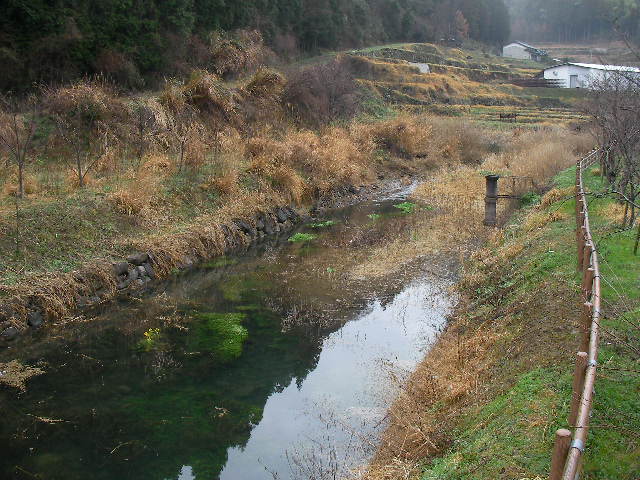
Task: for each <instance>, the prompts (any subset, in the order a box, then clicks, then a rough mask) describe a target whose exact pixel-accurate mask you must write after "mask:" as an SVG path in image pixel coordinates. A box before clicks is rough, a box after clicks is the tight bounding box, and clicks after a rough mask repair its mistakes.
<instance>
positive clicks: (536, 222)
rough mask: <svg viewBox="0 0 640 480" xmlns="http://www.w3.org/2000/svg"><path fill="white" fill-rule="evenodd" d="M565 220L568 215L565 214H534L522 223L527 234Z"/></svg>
mask: <svg viewBox="0 0 640 480" xmlns="http://www.w3.org/2000/svg"><path fill="white" fill-rule="evenodd" d="M565 218H567V214H566V213H564V212H533V213H531V215H529V216H528V217H527V218H526V220H525V221H524V222H523V223H522V229H523V230H524V231H525V232H532V231H534V230H538V229H540V228H543V227H545V226H546V225H548V224H550V223H552V222H557V221H559V220H563V219H565Z"/></svg>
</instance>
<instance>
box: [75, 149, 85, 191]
mask: <svg viewBox="0 0 640 480" xmlns="http://www.w3.org/2000/svg"><path fill="white" fill-rule="evenodd" d="M76 169H77V171H76V173H77V174H78V186H79V187H80V188H84V175H82V161H81V160H80V155H79V154H78V155H76Z"/></svg>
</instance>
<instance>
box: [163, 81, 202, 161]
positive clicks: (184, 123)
mask: <svg viewBox="0 0 640 480" xmlns="http://www.w3.org/2000/svg"><path fill="white" fill-rule="evenodd" d="M160 103H161V104H162V106H163V107H164V117H165V118H164V120H165V127H166V133H167V134H168V135H169V138H170V141H171V143H173V144H174V145H175V146H176V147H177V155H178V171H182V168H183V166H184V163H185V155H186V152H187V148H188V147H189V144H190V143H191V142H192V141H193V140H195V139H196V138H197V137H198V135H200V134H201V131H202V126H201V124H200V122H198V112H197V110H196V109H195V108H194V107H193V106H192V105H190V104H189V103H188V102H187V99H186V98H185V95H184V91H183V89H182V85H181V84H179V83H178V82H173V81H170V82H167V84H166V85H165V90H164V92H163V94H162V96H161V97H160Z"/></svg>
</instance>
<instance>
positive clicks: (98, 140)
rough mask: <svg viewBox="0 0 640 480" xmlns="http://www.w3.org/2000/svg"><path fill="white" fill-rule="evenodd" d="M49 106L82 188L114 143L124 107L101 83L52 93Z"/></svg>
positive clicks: (47, 99) (47, 94) (49, 92)
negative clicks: (115, 128)
mask: <svg viewBox="0 0 640 480" xmlns="http://www.w3.org/2000/svg"><path fill="white" fill-rule="evenodd" d="M45 103H46V107H47V110H48V113H49V115H50V117H51V119H52V120H53V122H54V124H55V126H56V130H57V133H58V137H59V138H60V139H61V140H62V142H63V143H64V144H65V145H66V147H67V148H68V150H69V153H70V159H69V164H70V166H71V169H72V170H73V171H74V173H75V175H76V177H77V179H78V185H79V186H80V187H81V188H82V187H84V185H85V179H86V176H87V174H88V173H89V171H90V170H91V168H92V167H93V166H94V165H95V164H96V162H97V161H98V160H99V159H100V157H101V156H102V155H103V154H104V153H105V152H106V151H107V149H108V147H109V143H110V142H111V141H112V140H113V139H114V134H113V131H114V125H116V124H117V122H118V119H119V118H121V117H123V116H124V115H125V114H126V109H125V107H124V104H123V103H122V102H121V101H120V100H118V99H117V98H116V96H115V95H114V94H113V93H112V92H111V91H110V90H109V88H108V87H107V85H106V84H105V83H104V82H103V81H101V80H94V81H82V82H78V83H76V84H74V85H72V86H70V87H65V88H60V89H49V90H47V91H46V92H45Z"/></svg>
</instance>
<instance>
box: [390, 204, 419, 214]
mask: <svg viewBox="0 0 640 480" xmlns="http://www.w3.org/2000/svg"><path fill="white" fill-rule="evenodd" d="M394 207H395V208H397V209H398V210H402V213H406V214H411V213H413V212H415V210H416V207H417V205H416V204H415V203H411V202H402V203H399V204H397V205H394Z"/></svg>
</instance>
